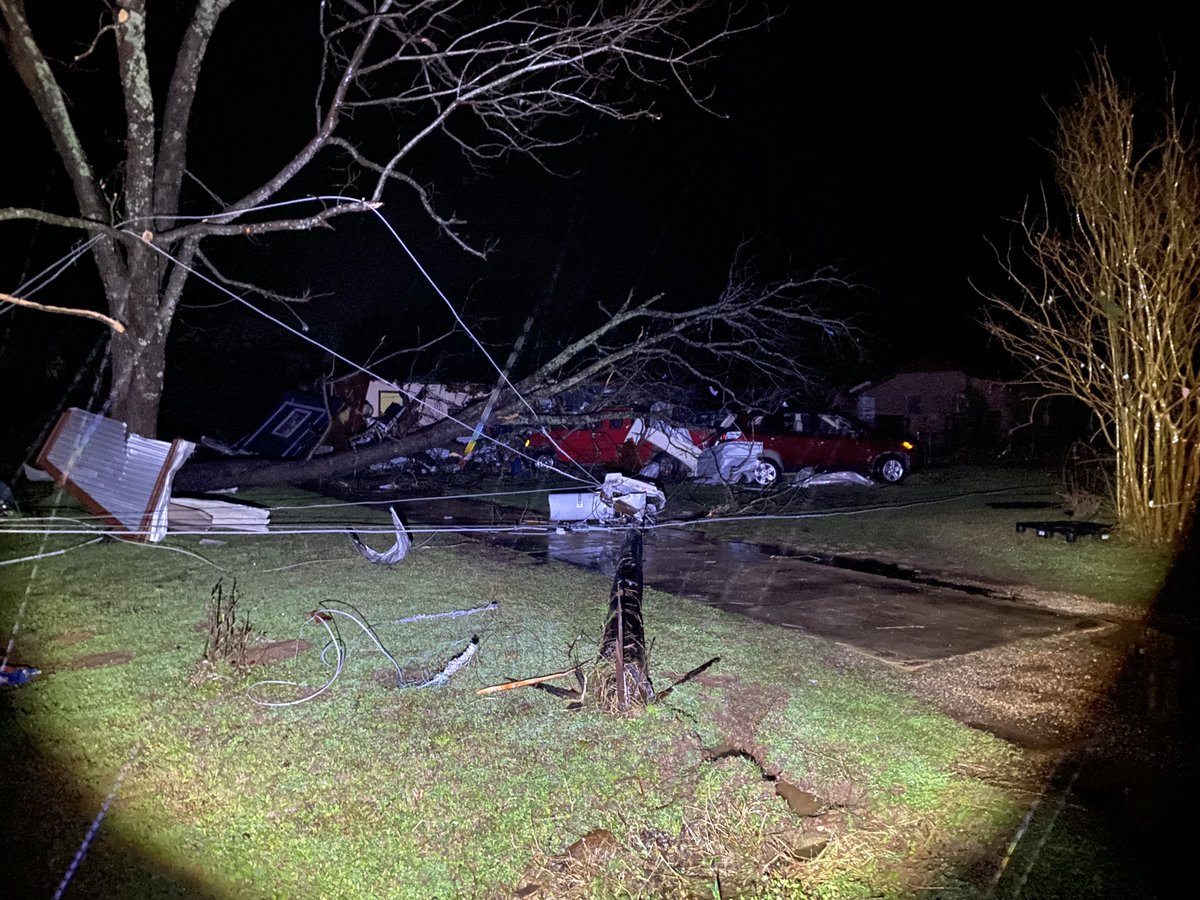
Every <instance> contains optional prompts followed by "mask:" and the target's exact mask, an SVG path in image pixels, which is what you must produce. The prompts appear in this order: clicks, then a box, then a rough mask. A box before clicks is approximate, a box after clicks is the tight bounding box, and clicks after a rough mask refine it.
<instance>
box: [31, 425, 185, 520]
mask: <svg viewBox="0 0 1200 900" xmlns="http://www.w3.org/2000/svg"><path fill="white" fill-rule="evenodd" d="M195 449H196V445H195V444H193V443H192V442H191V441H185V440H183V439H176V440H174V441H172V442H171V443H167V442H165V441H156V440H153V439H151V438H146V437H141V436H140V435H136V434H130V433H129V426H127V425H126V424H125V423H124V422H119V421H117V420H115V419H109V418H107V417H105V416H101V415H97V414H95V413H90V412H87V411H86V410H83V409H78V408H75V407H72V408H71V409H68V410H66V411H65V412H64V413H63V414H62V416H60V417H59V420H58V423H57V424H56V425H55V426H54V430H53V431H52V432H51V433H50V437H49V438H48V439H47V440H46V444H45V446H43V447H42V451H41V453H40V454H38V458H37V464H38V466H39V467H40V468H41V469H43V470H45V471H46V472H49V473H50V475H51V476H52V477H53V478H54V480H55V481H57V482H58V483H59V484H61V485H62V486H63V487H65V488H66V489H67V490H68V491H70V492H71V494H72V495H74V496H75V497H76V498H77V499H78V500H79V501H80V502H81V503H82V504H83V505H84V506H86V507H87V508H88V509H89V510H91V511H92V512H94V513H95V514H96V515H98V516H100V517H101V518H103V519H104V521H105V522H107V523H108V524H110V525H112V526H113V527H114V528H116V529H118V530H120V531H123V532H126V533H127V534H128V537H129V540H133V541H151V542H158V541H161V540H162V539H163V538H164V537H165V536H166V533H167V524H168V516H167V506H168V503H169V502H170V499H171V480H172V479H173V478H174V477H175V473H176V472H178V471H179V468H180V467H181V466H182V465H183V464H184V462H185V461H187V458H188V457H189V456H191V455H192V451H194V450H195Z"/></svg>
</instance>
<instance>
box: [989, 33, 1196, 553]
mask: <svg viewBox="0 0 1200 900" xmlns="http://www.w3.org/2000/svg"><path fill="white" fill-rule="evenodd" d="M1058 126H1059V127H1058V139H1057V145H1056V150H1055V153H1054V161H1055V163H1056V165H1057V180H1058V185H1059V188H1060V191H1061V194H1062V200H1063V202H1064V204H1065V212H1066V213H1067V216H1066V218H1065V219H1064V226H1063V227H1062V228H1061V229H1059V228H1054V227H1053V226H1051V224H1049V221H1048V220H1049V218H1050V213H1049V210H1048V209H1047V214H1046V219H1044V220H1041V221H1037V220H1034V219H1032V218H1030V217H1028V216H1027V217H1024V218H1023V220H1022V222H1021V225H1022V229H1023V232H1022V233H1023V240H1024V251H1025V254H1026V255H1027V259H1025V260H1022V261H1018V262H1014V261H1013V260H1012V259H1011V258H1010V259H1009V260H1008V262H1007V263H1006V270H1007V272H1008V275H1009V276H1010V278H1011V281H1012V283H1013V284H1015V286H1016V288H1017V296H1016V298H1015V299H1010V298H1008V297H995V298H993V306H992V312H993V315H991V317H990V320H989V322H988V328H989V330H990V331H991V333H992V334H993V335H995V336H996V337H997V338H999V339H1000V341H1001V342H1002V343H1003V345H1004V346H1005V347H1007V348H1008V349H1009V350H1011V351H1012V352H1013V353H1014V354H1015V355H1016V356H1017V357H1018V358H1019V359H1020V360H1021V361H1022V362H1023V363H1025V364H1026V365H1027V366H1028V374H1027V380H1028V381H1029V383H1030V384H1032V385H1035V386H1036V387H1037V388H1039V389H1040V391H1041V393H1042V395H1043V396H1052V395H1060V396H1068V397H1074V398H1076V399H1078V400H1079V401H1081V402H1082V403H1084V404H1085V405H1086V406H1087V407H1088V409H1090V410H1091V411H1092V413H1093V414H1094V415H1095V417H1096V419H1097V420H1098V421H1099V423H1100V434H1101V436H1102V437H1103V440H1104V441H1105V442H1107V444H1108V446H1109V447H1110V448H1111V449H1112V451H1113V453H1114V456H1115V472H1114V476H1115V477H1114V488H1115V497H1114V501H1115V507H1116V514H1117V518H1118V520H1119V521H1120V522H1121V524H1122V525H1123V526H1124V527H1125V528H1127V529H1128V530H1129V532H1130V533H1131V534H1133V535H1134V536H1136V537H1137V538H1139V539H1142V540H1145V541H1148V542H1153V543H1167V542H1174V541H1178V540H1180V539H1181V538H1182V537H1183V536H1184V534H1185V533H1186V531H1187V529H1188V527H1189V526H1190V521H1191V517H1192V514H1193V511H1194V508H1195V504H1196V498H1197V494H1198V492H1200V393H1198V391H1197V389H1198V388H1200V384H1198V374H1200V373H1198V370H1197V365H1198V359H1197V352H1198V347H1200V168H1198V158H1197V153H1196V146H1195V144H1194V143H1193V142H1192V141H1190V140H1189V138H1188V137H1187V136H1186V135H1185V133H1184V129H1183V127H1182V125H1181V123H1180V121H1179V120H1178V118H1177V117H1176V114H1175V112H1174V110H1173V108H1172V107H1171V105H1170V104H1168V108H1167V110H1166V112H1165V114H1164V115H1163V117H1162V122H1161V125H1160V126H1159V127H1158V129H1157V131H1155V132H1154V133H1153V134H1147V133H1146V132H1145V131H1141V130H1139V131H1138V132H1137V133H1136V134H1135V131H1134V101H1133V99H1132V98H1131V97H1130V96H1129V95H1128V94H1127V93H1125V92H1124V91H1123V90H1122V89H1121V88H1120V86H1119V85H1118V83H1117V81H1116V79H1115V77H1114V75H1113V73H1112V71H1111V69H1110V67H1109V65H1108V62H1107V60H1106V59H1105V58H1104V57H1103V55H1098V56H1097V58H1096V60H1095V70H1094V74H1093V77H1092V80H1091V83H1090V84H1089V85H1088V86H1087V87H1086V88H1085V89H1084V90H1083V92H1082V95H1081V97H1080V99H1079V102H1078V104H1077V105H1076V106H1074V107H1073V108H1071V109H1068V110H1066V111H1065V112H1063V113H1061V114H1060V115H1059V118H1058ZM1030 263H1031V264H1032V265H1029V264H1030ZM1027 273H1029V274H1027Z"/></svg>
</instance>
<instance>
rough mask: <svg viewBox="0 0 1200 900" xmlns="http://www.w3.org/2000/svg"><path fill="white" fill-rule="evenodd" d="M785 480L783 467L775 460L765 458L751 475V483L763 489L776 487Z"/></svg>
mask: <svg viewBox="0 0 1200 900" xmlns="http://www.w3.org/2000/svg"><path fill="white" fill-rule="evenodd" d="M782 478H783V467H782V466H780V465H779V463H777V462H775V460H773V459H770V458H768V457H763V458H762V459H760V460H759V461H758V465H757V466H755V467H754V471H753V472H751V473H750V481H751V482H752V483H754V484H757V485H758V486H759V487H761V488H769V487H774V486H775V485H777V484H778V483H779V481H780V479H782Z"/></svg>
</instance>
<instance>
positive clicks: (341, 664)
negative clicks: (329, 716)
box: [246, 603, 499, 707]
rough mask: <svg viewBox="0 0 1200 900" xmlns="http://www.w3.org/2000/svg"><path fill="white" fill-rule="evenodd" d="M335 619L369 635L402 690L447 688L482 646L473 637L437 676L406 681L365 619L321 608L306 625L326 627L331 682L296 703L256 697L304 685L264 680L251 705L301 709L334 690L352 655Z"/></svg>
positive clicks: (455, 613) (483, 608)
mask: <svg viewBox="0 0 1200 900" xmlns="http://www.w3.org/2000/svg"><path fill="white" fill-rule="evenodd" d="M498 608H499V605H498V604H496V603H489V604H487V605H486V606H478V607H474V608H472V609H465V610H453V611H449V612H445V613H428V614H424V615H418V616H410V617H408V618H407V619H398V620H396V623H404V622H417V621H424V620H427V619H438V618H457V617H459V616H466V615H471V614H473V613H478V612H485V611H488V610H493V609H498ZM335 616H338V617H341V618H345V619H348V620H350V621H351V622H353V623H354V624H355V625H357V626H358V627H359V628H361V629H362V630H363V632H364V633H365V634H366V635H367V637H369V638H370V639H371V641H372V643H374V645H375V647H376V649H378V650H379V652H380V653H382V654H383V655H384V656H385V657H386V658H387V660H388V662H390V663H391V664H392V667H393V668H394V669H395V670H396V686H397V687H402V688H405V687H438V686H442V685H445V684H447V683H448V682H449V681H450V678H451V676H453V675H454V674H455V673H456V672H458V671H459V670H460V669H461V668H462V667H463V666H465V665H466V664H467V663H469V662H470V661H471V659H472V658H473V657H474V655H475V652H476V650H477V648H478V646H479V637H478V635H475V636H472V637H471V639H470V640H469V641H467V646H466V647H465V649H463V650H461V651H460V652H458V653H456V654H455V655H454V656H453V657H452V658H451V659H450V661H449V662H447V663H446V664H445V665H444V666H443V667H442V668H441V670H440V671H438V672H437V673H436V674H434V675H432V676H429V677H426V678H422V679H419V680H413V679H408V680H406V679H405V673H404V670H403V669H402V668H401V667H400V664H399V663H398V662H396V658H395V657H394V656H392V654H391V653H389V652H388V649H387V648H386V647H385V646H384V645H383V641H381V640H380V639H379V636H378V635H377V634H376V633H375V630H374V629H373V628H372V627H371V626H370V625H368V624H367V622H366V621H365V620H364V619H363V618H362V617H360V616H359V615H356V614H355V613H352V612H348V611H346V610H344V609H337V608H336V607H331V606H321V607H319V608H318V609H315V610H313V611H312V612H311V613H309V614H308V616H307V618H306V619H305V624H306V625H307V624H308V623H310V622H316V623H318V624H320V625H321V627H323V628H324V629H325V631H326V633H327V634H328V635H329V640H328V641H327V642H326V644H325V646H324V647H322V648H321V652H320V654H319V659H320V660H321V662H322V663H324V664H325V665H329V663H328V661H327V660H326V656H327V654H328V652H329V649H330V648H331V647H332V648H333V650H334V652H335V654H336V659H335V660H334V663H333V673H332V674H331V675H330V676H329V679H328V680H327V681H326V682H325V683H324V684H323V685H321V686H320V687H319V688H317V689H316V690H314V691H311V692H310V693H309V694H307V695H305V696H303V697H298V698H296V699H294V700H267V699H265V698H262V697H257V696H255V692H256V691H257V690H258V689H260V688H263V687H265V686H267V685H282V686H285V687H291V688H298V689H303V688H304V685H302V684H301V683H300V682H298V681H288V680H284V679H264V680H262V681H256V682H255V683H254V684H252V685H250V686H249V687H248V688H246V696H247V697H249V699H250V700H251V701H252V702H254V703H257V704H258V705H259V706H271V707H283V706H298V705H300V704H301V703H307V702H308V701H309V700H313V699H315V698H317V697H319V696H320V695H321V694H324V693H325V692H326V691H328V690H329V688H331V687H332V686H333V684H334V682H335V681H337V680H338V678H339V677H340V676H341V674H342V671H343V670H344V669H345V667H346V658H347V656H348V653H349V648H348V647H347V644H346V642H345V641H344V640H343V639H342V637H341V634H340V633H339V632H338V629H337V628H336V624H335V618H334V617H335Z"/></svg>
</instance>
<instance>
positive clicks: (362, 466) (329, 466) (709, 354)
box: [175, 262, 857, 491]
mask: <svg viewBox="0 0 1200 900" xmlns="http://www.w3.org/2000/svg"><path fill="white" fill-rule="evenodd" d="M849 288H850V285H849V284H848V283H847V282H845V281H844V280H842V279H840V278H838V277H836V276H835V275H833V274H832V273H829V272H821V273H817V274H815V275H813V276H810V277H807V278H802V279H797V278H783V279H778V280H774V281H769V282H764V281H762V280H761V279H758V278H756V277H755V276H754V274H753V273H752V272H751V271H750V269H749V268H748V266H746V265H744V264H742V263H740V262H739V263H735V265H734V267H733V269H732V270H731V273H730V277H729V278H728V280H727V282H726V284H725V287H724V288H723V289H722V290H721V292H720V294H719V296H718V297H717V298H716V299H715V300H713V301H712V302H709V303H701V304H698V305H694V306H690V307H686V308H678V307H676V308H672V307H671V306H670V305H669V303H668V298H667V297H665V296H664V295H662V294H657V295H655V296H652V297H650V298H648V299H645V300H641V301H638V300H636V299H635V298H634V297H633V296H632V295H630V296H628V297H626V299H625V301H624V302H623V303H622V304H621V305H620V306H619V307H617V308H616V309H606V308H601V309H599V310H597V321H598V324H597V325H596V326H595V327H594V328H592V330H590V331H589V332H588V333H586V334H585V335H583V336H582V337H579V338H576V339H574V340H570V341H567V342H566V343H565V344H564V345H563V346H561V347H560V349H559V350H558V352H557V353H555V354H554V355H553V356H552V357H551V358H550V359H548V360H546V361H545V362H543V363H541V364H540V365H538V366H536V367H534V368H533V369H532V371H529V372H527V373H526V374H525V375H524V376H522V377H519V378H518V380H516V381H512V382H509V381H507V380H506V381H505V383H504V384H503V385H502V387H501V389H500V390H499V391H498V393H497V396H496V398H495V402H494V403H492V404H491V414H490V421H491V422H503V423H509V424H511V423H516V422H526V423H532V424H534V425H535V427H536V423H537V422H538V416H537V414H536V413H535V412H534V410H536V409H538V407H539V405H541V404H543V403H545V402H546V401H553V400H554V399H555V398H556V397H559V396H562V395H564V394H566V393H567V392H569V391H572V390H575V389H577V388H579V387H580V386H582V385H589V384H595V383H598V382H601V381H606V382H607V383H608V385H609V388H610V390H609V391H608V392H607V393H606V395H605V399H606V402H608V403H611V404H612V405H620V404H621V403H624V402H629V400H630V398H631V397H632V396H634V395H635V394H637V395H641V396H645V395H646V393H647V392H648V391H651V390H653V389H654V387H655V386H656V385H657V386H659V387H658V390H659V391H660V392H661V390H662V388H661V386H662V385H664V384H678V383H681V382H686V383H701V384H706V385H708V386H710V387H711V389H712V390H713V391H714V392H715V393H717V394H718V395H720V396H721V397H723V398H725V399H727V400H729V401H735V400H741V401H743V402H746V401H748V400H749V399H750V398H752V397H753V398H755V399H759V400H762V399H764V398H769V397H772V396H777V397H783V396H785V395H792V396H795V394H796V393H798V392H802V391H805V390H808V391H815V390H817V389H818V385H819V383H820V370H819V368H818V367H819V365H820V363H821V361H824V360H827V359H829V357H830V355H831V354H833V353H837V352H840V351H844V350H846V349H848V348H854V347H856V346H857V342H856V332H855V329H854V328H853V326H852V325H851V324H850V323H849V322H848V321H846V320H845V319H842V318H839V317H837V316H835V315H833V314H831V313H830V312H829V310H828V307H829V300H830V298H831V295H832V294H833V293H835V292H839V291H846V290H848V289H849ZM806 361H811V362H806ZM490 401H491V398H488V399H486V400H480V401H478V402H476V403H473V404H471V405H469V406H467V407H465V408H464V409H462V410H459V411H458V412H457V413H455V418H454V419H443V420H441V421H438V422H434V423H433V424H431V425H428V426H426V427H424V428H422V429H420V430H417V431H413V432H410V433H408V434H405V435H403V436H400V437H398V438H395V439H391V440H385V441H382V442H380V443H376V444H371V445H367V446H361V447H352V448H350V449H348V450H344V451H341V452H336V453H330V454H326V455H323V456H316V457H313V458H312V459H309V460H295V461H274V460H264V459H252V458H246V457H238V458H231V459H224V460H216V461H212V462H202V463H195V464H191V465H187V466H184V468H183V469H182V470H181V471H180V472H179V474H178V475H177V476H176V478H175V486H176V488H178V489H181V490H191V491H203V490H213V489H217V488H224V487H231V486H234V485H238V486H243V487H250V486H254V485H269V484H296V483H302V482H316V481H322V480H325V479H330V478H336V477H342V476H347V475H353V474H355V473H359V472H363V471H365V470H366V469H367V468H368V467H370V466H372V465H375V464H377V463H383V462H387V461H389V460H391V459H394V458H396V457H399V456H411V455H413V454H415V453H419V452H421V451H424V450H429V449H432V448H434V447H441V446H445V445H447V444H449V443H450V442H452V441H454V440H455V439H456V438H458V437H460V436H464V435H466V434H467V433H469V432H470V431H471V429H472V428H473V427H474V425H475V423H476V422H478V421H479V419H480V417H481V416H482V415H483V412H484V410H485V408H486V407H487V406H488V404H489V402H490Z"/></svg>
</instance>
